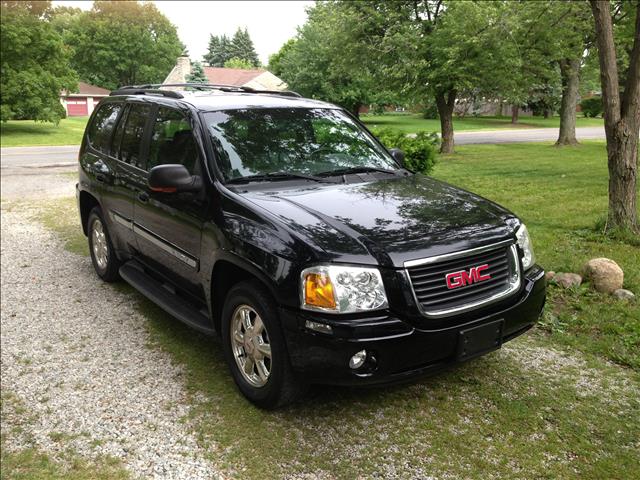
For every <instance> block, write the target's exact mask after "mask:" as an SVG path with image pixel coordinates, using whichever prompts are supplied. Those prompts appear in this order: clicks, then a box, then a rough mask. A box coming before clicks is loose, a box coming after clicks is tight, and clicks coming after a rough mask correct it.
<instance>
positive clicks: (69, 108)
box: [60, 82, 109, 117]
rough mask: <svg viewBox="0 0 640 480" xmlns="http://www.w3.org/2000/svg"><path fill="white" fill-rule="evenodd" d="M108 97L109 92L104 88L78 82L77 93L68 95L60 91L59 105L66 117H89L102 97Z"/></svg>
mask: <svg viewBox="0 0 640 480" xmlns="http://www.w3.org/2000/svg"><path fill="white" fill-rule="evenodd" d="M108 96H109V90H107V89H105V88H100V87H96V86H95V85H89V84H88V83H84V82H78V92H77V93H69V92H67V91H62V92H61V93H60V103H62V106H63V107H64V109H65V110H66V112H67V117H82V116H86V115H91V112H93V108H94V107H95V106H96V105H97V104H98V102H99V101H100V100H101V99H102V97H108Z"/></svg>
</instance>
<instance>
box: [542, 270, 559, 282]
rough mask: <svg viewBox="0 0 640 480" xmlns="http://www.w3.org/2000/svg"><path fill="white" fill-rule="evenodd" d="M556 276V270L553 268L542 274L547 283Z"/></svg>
mask: <svg viewBox="0 0 640 480" xmlns="http://www.w3.org/2000/svg"><path fill="white" fill-rule="evenodd" d="M555 276H556V272H554V271H553V270H551V271H549V272H547V273H545V274H544V279H545V280H546V281H547V283H549V282H551V281H553V279H554V278H555Z"/></svg>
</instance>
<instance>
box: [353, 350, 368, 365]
mask: <svg viewBox="0 0 640 480" xmlns="http://www.w3.org/2000/svg"><path fill="white" fill-rule="evenodd" d="M366 359H367V351H366V350H360V351H359V352H358V353H356V354H355V355H354V356H353V357H351V359H350V360H349V368H351V369H352V370H356V369H358V368H360V367H361V366H362V365H364V362H365V360H366Z"/></svg>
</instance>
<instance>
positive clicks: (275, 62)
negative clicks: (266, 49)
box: [268, 38, 296, 77]
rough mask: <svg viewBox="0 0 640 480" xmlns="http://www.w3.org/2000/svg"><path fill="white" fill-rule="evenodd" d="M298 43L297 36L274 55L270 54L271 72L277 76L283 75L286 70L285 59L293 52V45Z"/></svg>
mask: <svg viewBox="0 0 640 480" xmlns="http://www.w3.org/2000/svg"><path fill="white" fill-rule="evenodd" d="M295 43H296V39H295V38H290V39H289V40H287V42H286V43H285V44H284V45H282V47H280V50H278V51H277V52H276V53H274V54H273V55H271V56H269V65H268V69H269V71H270V72H271V73H273V74H274V75H275V76H276V77H282V76H283V75H284V74H285V72H284V66H283V61H284V60H285V59H286V58H287V55H289V54H290V53H291V51H292V50H293V47H294V45H295Z"/></svg>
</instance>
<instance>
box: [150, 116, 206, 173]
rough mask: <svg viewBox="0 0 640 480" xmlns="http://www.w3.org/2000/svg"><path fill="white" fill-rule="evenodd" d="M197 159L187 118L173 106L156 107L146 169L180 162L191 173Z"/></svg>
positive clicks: (195, 147) (193, 171)
mask: <svg viewBox="0 0 640 480" xmlns="http://www.w3.org/2000/svg"><path fill="white" fill-rule="evenodd" d="M197 160H198V148H197V145H196V142H195V139H194V137H193V131H192V129H191V124H190V122H189V120H188V119H187V118H186V117H185V116H184V115H183V114H182V113H181V112H179V111H178V110H174V109H173V108H167V107H160V108H158V113H157V114H156V118H155V121H154V124H153V130H152V132H151V144H150V145H149V161H148V162H147V169H149V170H150V169H151V168H153V167H155V166H156V165H166V164H180V165H184V166H185V167H186V168H187V170H189V173H191V174H192V175H193V174H194V173H195V169H196V168H197V165H198V161H197Z"/></svg>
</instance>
